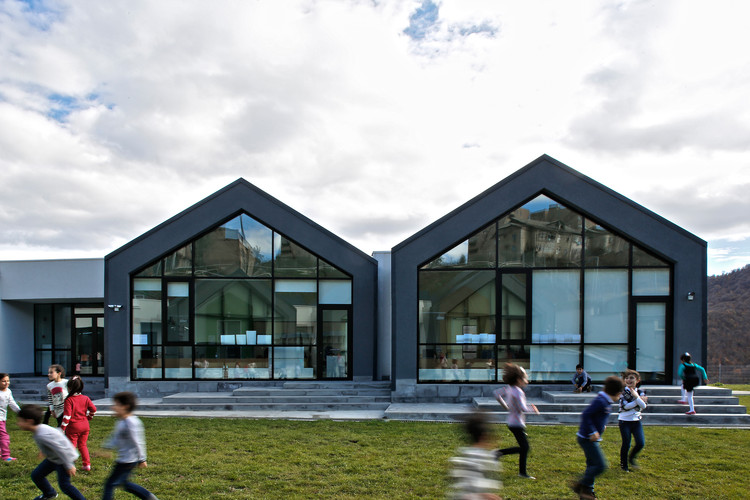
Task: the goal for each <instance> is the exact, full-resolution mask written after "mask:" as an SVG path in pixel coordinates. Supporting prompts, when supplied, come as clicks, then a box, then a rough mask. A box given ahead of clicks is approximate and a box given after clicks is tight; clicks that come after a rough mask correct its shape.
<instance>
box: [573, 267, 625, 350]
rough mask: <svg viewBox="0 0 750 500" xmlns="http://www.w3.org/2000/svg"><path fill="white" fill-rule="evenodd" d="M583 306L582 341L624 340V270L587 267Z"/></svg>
mask: <svg viewBox="0 0 750 500" xmlns="http://www.w3.org/2000/svg"><path fill="white" fill-rule="evenodd" d="M585 283H586V287H585V294H584V297H585V303H584V306H583V315H584V316H583V325H584V337H583V338H584V340H585V341H586V342H597V343H625V344H626V343H627V342H628V271H627V269H622V270H620V269H611V270H604V269H602V270H588V271H586V275H585Z"/></svg>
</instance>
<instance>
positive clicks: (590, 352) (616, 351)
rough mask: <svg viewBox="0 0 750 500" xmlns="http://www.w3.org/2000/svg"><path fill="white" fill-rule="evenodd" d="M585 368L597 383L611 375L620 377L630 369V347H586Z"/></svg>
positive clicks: (584, 355) (584, 351) (584, 354)
mask: <svg viewBox="0 0 750 500" xmlns="http://www.w3.org/2000/svg"><path fill="white" fill-rule="evenodd" d="M583 366H584V367H585V368H586V372H587V373H588V374H589V375H590V376H591V378H592V379H593V380H594V381H595V382H597V381H599V382H600V381H602V380H604V379H605V378H607V377H609V376H610V375H617V376H618V377H619V376H621V374H622V372H623V371H625V369H626V368H627V367H628V346H626V345H613V346H606V345H586V346H584V348H583Z"/></svg>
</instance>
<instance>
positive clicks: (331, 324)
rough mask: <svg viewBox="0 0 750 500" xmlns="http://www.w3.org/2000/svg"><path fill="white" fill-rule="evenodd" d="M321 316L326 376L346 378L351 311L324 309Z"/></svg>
mask: <svg viewBox="0 0 750 500" xmlns="http://www.w3.org/2000/svg"><path fill="white" fill-rule="evenodd" d="M321 316H322V318H321V319H322V328H323V331H322V332H321V338H322V341H323V355H324V362H325V376H326V378H344V377H346V376H347V373H348V370H347V366H348V362H347V358H348V356H349V348H348V341H349V311H348V310H346V309H324V310H323V311H322V312H321Z"/></svg>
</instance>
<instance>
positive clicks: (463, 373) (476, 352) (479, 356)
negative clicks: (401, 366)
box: [419, 344, 497, 382]
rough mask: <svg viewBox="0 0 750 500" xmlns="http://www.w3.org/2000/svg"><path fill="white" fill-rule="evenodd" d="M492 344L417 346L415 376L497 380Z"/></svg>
mask: <svg viewBox="0 0 750 500" xmlns="http://www.w3.org/2000/svg"><path fill="white" fill-rule="evenodd" d="M494 349H495V347H494V345H476V344H475V345H422V346H419V380H420V381H421V382H426V381H440V382H472V381H473V382H489V381H494V380H497V378H496V376H497V375H496V373H497V370H496V368H497V367H496V366H495V356H494V352H493V351H494Z"/></svg>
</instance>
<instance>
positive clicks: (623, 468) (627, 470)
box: [620, 465, 630, 472]
mask: <svg viewBox="0 0 750 500" xmlns="http://www.w3.org/2000/svg"><path fill="white" fill-rule="evenodd" d="M620 469H621V470H622V471H623V472H630V469H628V466H627V465H621V466H620Z"/></svg>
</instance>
